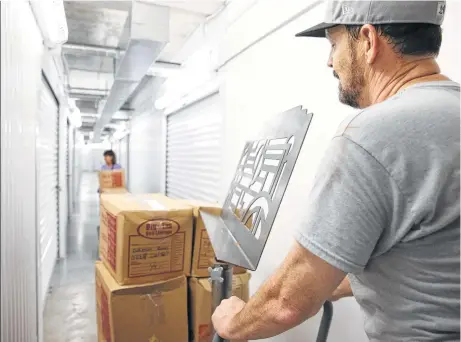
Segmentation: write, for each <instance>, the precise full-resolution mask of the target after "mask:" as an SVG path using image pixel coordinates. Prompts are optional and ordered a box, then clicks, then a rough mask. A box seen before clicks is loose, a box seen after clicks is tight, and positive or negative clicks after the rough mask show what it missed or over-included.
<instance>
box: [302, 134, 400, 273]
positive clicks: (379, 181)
mask: <svg viewBox="0 0 461 342" xmlns="http://www.w3.org/2000/svg"><path fill="white" fill-rule="evenodd" d="M393 188H395V183H393V180H392V179H391V177H390V176H389V174H388V173H387V171H386V169H385V168H384V167H383V166H382V165H381V164H380V163H379V162H378V161H377V160H376V159H375V158H374V157H373V156H372V155H371V154H370V153H368V152H367V151H366V150H365V149H363V148H362V147H361V146H360V145H358V144H357V143H355V142H353V141H351V140H349V139H348V138H346V137H344V136H338V137H336V138H334V139H333V140H332V141H331V144H330V146H329V148H328V149H327V151H326V153H325V156H324V159H323V161H322V163H321V165H320V168H319V170H318V173H317V176H316V179H315V182H314V186H313V188H312V191H311V194H310V196H309V199H308V203H307V205H306V206H305V208H306V211H305V216H304V219H303V222H302V224H301V226H300V227H299V229H298V230H297V231H296V233H295V238H296V240H297V241H298V242H299V243H300V244H301V245H302V246H304V247H305V248H306V249H308V250H309V251H310V252H312V253H313V254H315V255H317V256H318V257H320V258H322V259H323V260H325V261H326V262H328V263H329V264H330V265H333V266H335V267H337V268H338V269H340V270H342V271H344V272H346V273H360V272H361V271H362V270H363V268H364V267H365V266H366V264H367V263H368V261H369V259H370V257H371V256H372V254H373V251H374V248H375V246H376V244H377V243H378V240H379V239H380V237H381V235H382V234H383V231H384V229H385V227H386V226H388V225H389V224H391V222H390V221H391V220H392V214H393V209H392V207H393V204H392V203H393V199H392V196H393V195H392V194H393V190H392V189H393Z"/></svg>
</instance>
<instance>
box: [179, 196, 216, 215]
mask: <svg viewBox="0 0 461 342" xmlns="http://www.w3.org/2000/svg"><path fill="white" fill-rule="evenodd" d="M175 201H177V202H179V203H182V204H184V205H187V206H191V207H192V208H194V216H195V217H198V215H199V210H203V211H205V212H207V213H210V214H213V215H217V216H219V215H221V210H222V207H221V205H219V204H218V203H210V202H205V201H198V200H183V199H179V200H175Z"/></svg>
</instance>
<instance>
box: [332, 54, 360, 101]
mask: <svg viewBox="0 0 461 342" xmlns="http://www.w3.org/2000/svg"><path fill="white" fill-rule="evenodd" d="M350 70H351V76H350V77H351V78H350V82H349V83H350V86H349V87H348V89H344V88H343V86H342V85H341V80H340V79H339V75H338V74H337V73H336V72H335V71H333V75H334V77H336V78H337V79H338V80H339V86H338V88H339V101H340V102H341V103H343V104H345V105H347V106H350V107H352V108H360V103H359V101H360V96H361V94H362V89H363V87H364V83H365V82H364V77H363V72H362V68H360V67H359V66H358V63H357V61H356V60H355V59H354V58H353V59H352V63H351V67H350Z"/></svg>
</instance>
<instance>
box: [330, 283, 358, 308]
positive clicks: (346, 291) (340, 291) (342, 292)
mask: <svg viewBox="0 0 461 342" xmlns="http://www.w3.org/2000/svg"><path fill="white" fill-rule="evenodd" d="M353 296H354V294H353V293H352V288H351V283H350V282H349V278H348V277H345V278H344V279H343V281H342V282H341V284H339V286H338V287H337V288H336V290H334V291H333V293H332V295H331V297H330V299H329V300H330V301H332V302H335V301H337V300H339V299H341V298H345V297H353Z"/></svg>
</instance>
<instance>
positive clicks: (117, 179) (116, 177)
mask: <svg viewBox="0 0 461 342" xmlns="http://www.w3.org/2000/svg"><path fill="white" fill-rule="evenodd" d="M122 186H123V180H122V173H121V172H113V173H112V187H113V188H121V187H122Z"/></svg>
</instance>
